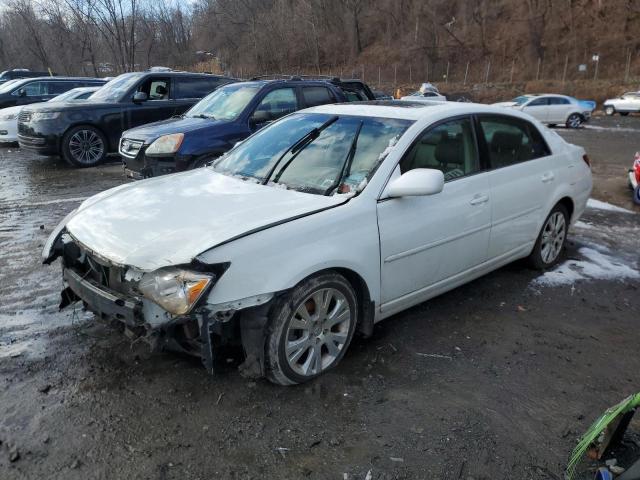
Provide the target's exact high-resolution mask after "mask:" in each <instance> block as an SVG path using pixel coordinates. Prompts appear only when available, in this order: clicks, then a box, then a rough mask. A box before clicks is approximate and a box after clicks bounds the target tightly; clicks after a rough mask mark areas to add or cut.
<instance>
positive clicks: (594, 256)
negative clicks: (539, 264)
mask: <svg viewBox="0 0 640 480" xmlns="http://www.w3.org/2000/svg"><path fill="white" fill-rule="evenodd" d="M578 253H579V254H580V255H581V256H582V257H584V259H582V260H568V261H566V262H564V263H562V264H561V265H559V266H558V267H556V268H555V269H553V270H551V271H548V272H545V273H544V274H543V275H541V276H540V277H538V278H536V279H535V280H533V282H532V283H533V284H534V285H538V286H545V287H557V286H560V285H571V284H573V283H575V282H577V281H580V280H585V281H589V280H628V279H640V272H639V271H638V270H636V269H635V268H632V267H631V266H629V265H626V264H625V263H623V261H622V260H619V259H617V258H615V257H612V256H610V255H606V254H604V253H602V252H599V251H598V250H595V249H593V248H589V247H582V248H580V249H579V250H578Z"/></svg>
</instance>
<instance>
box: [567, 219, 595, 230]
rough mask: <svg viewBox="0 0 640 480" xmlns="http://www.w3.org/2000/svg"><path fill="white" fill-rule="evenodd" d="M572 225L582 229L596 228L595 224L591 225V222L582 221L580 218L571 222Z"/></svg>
mask: <svg viewBox="0 0 640 480" xmlns="http://www.w3.org/2000/svg"><path fill="white" fill-rule="evenodd" d="M573 226H574V227H576V228H581V229H583V230H595V229H596V227H595V225H593V224H592V223H587V222H583V221H581V220H578V221H577V222H576V223H574V224H573Z"/></svg>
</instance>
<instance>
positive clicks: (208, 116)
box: [189, 113, 216, 120]
mask: <svg viewBox="0 0 640 480" xmlns="http://www.w3.org/2000/svg"><path fill="white" fill-rule="evenodd" d="M189 116H190V117H191V118H204V119H205V120H209V119H210V120H215V119H216V117H214V116H213V115H205V114H204V113H199V114H198V115H189Z"/></svg>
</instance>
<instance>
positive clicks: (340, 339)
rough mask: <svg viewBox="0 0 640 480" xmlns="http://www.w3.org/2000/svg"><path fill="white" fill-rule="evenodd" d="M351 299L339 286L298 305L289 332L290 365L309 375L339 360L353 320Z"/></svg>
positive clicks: (324, 289)
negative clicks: (349, 300) (349, 299)
mask: <svg viewBox="0 0 640 480" xmlns="http://www.w3.org/2000/svg"><path fill="white" fill-rule="evenodd" d="M352 317H353V315H352V312H351V308H350V306H349V302H348V301H347V298H346V297H345V295H344V294H343V293H341V292H340V291H339V290H337V289H335V288H323V289H320V290H317V291H315V292H313V293H312V294H310V295H309V296H308V297H307V298H305V299H304V300H303V301H302V302H301V303H300V304H299V305H298V307H297V308H296V310H295V312H294V313H293V315H292V318H291V320H290V322H289V326H288V328H287V332H286V336H285V338H286V343H285V356H286V359H287V363H288V364H289V367H290V368H291V369H292V370H293V371H294V372H296V373H297V374H298V375H303V376H305V377H308V376H313V375H317V374H319V373H321V372H322V371H324V370H326V369H327V368H329V367H330V366H331V365H333V363H334V362H335V361H336V359H337V358H338V356H339V355H340V352H341V351H342V349H343V348H344V347H345V345H346V343H347V340H348V338H349V329H350V326H351V322H352V321H353V318H352Z"/></svg>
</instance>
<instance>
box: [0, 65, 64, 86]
mask: <svg viewBox="0 0 640 480" xmlns="http://www.w3.org/2000/svg"><path fill="white" fill-rule="evenodd" d="M56 75H57V74H56V73H51V74H50V73H49V72H32V71H31V70H29V69H28V68H14V69H13V70H5V71H4V72H2V73H0V84H2V83H4V82H7V81H8V80H14V79H16V78H34V77H53V76H56Z"/></svg>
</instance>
